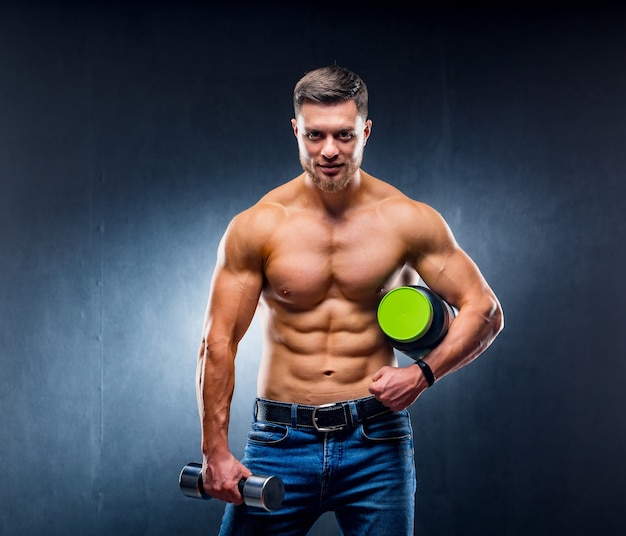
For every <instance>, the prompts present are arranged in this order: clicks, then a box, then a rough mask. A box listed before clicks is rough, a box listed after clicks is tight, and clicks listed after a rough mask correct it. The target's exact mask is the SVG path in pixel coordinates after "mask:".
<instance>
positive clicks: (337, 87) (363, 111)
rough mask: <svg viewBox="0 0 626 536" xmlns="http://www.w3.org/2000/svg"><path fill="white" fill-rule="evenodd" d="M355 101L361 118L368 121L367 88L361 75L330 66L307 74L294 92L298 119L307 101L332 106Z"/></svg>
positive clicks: (294, 106)
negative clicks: (301, 108) (337, 103)
mask: <svg viewBox="0 0 626 536" xmlns="http://www.w3.org/2000/svg"><path fill="white" fill-rule="evenodd" d="M347 100H353V101H354V103H355V104H356V108H357V110H358V114H359V116H361V117H362V118H363V120H366V119H367V112H368V110H367V105H368V103H367V86H366V85H365V82H363V80H361V78H360V77H359V75H357V74H355V73H353V72H352V71H350V70H349V69H346V68H345V67H339V66H338V65H330V66H328V67H320V68H319V69H315V70H313V71H310V72H308V73H307V74H305V75H304V76H303V77H302V78H301V79H300V81H299V82H298V83H297V84H296V87H295V89H294V91H293V109H294V113H295V115H296V117H298V114H299V113H300V107H301V106H302V104H303V103H304V102H306V101H311V102H319V103H322V104H332V103H336V102H342V101H347Z"/></svg>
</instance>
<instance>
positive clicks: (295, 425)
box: [291, 404, 298, 428]
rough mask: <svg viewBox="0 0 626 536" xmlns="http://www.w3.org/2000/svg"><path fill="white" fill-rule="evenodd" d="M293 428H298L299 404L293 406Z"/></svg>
mask: <svg viewBox="0 0 626 536" xmlns="http://www.w3.org/2000/svg"><path fill="white" fill-rule="evenodd" d="M291 426H292V428H298V404H291Z"/></svg>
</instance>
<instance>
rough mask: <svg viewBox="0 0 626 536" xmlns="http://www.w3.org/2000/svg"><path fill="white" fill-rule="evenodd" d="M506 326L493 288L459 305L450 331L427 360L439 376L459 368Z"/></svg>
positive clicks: (476, 355) (473, 357)
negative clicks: (475, 298) (474, 299)
mask: <svg viewBox="0 0 626 536" xmlns="http://www.w3.org/2000/svg"><path fill="white" fill-rule="evenodd" d="M502 328H503V314H502V309H501V307H500V304H499V302H498V300H497V299H496V297H495V296H494V295H493V293H491V292H486V293H485V294H484V295H483V296H482V297H481V299H480V300H478V301H473V302H469V303H468V304H467V305H465V306H462V307H461V308H460V309H459V313H458V315H457V317H456V318H455V320H454V321H453V322H452V324H451V326H450V329H449V330H448V333H447V334H446V336H445V338H444V339H443V341H442V342H441V344H440V345H439V346H437V347H436V348H435V349H433V350H432V352H430V354H428V356H427V357H426V359H425V361H426V362H427V363H428V365H429V366H430V368H431V369H432V370H433V372H434V374H435V376H436V377H437V379H440V378H442V377H443V376H445V375H447V374H450V373H451V372H454V371H455V370H458V369H460V368H462V367H464V366H465V365H467V364H469V363H470V362H472V361H473V360H474V359H476V358H477V357H478V356H479V355H480V354H482V353H483V352H484V351H485V350H486V349H487V348H488V347H489V346H490V345H491V343H492V342H493V340H494V339H495V338H496V336H497V335H498V333H500V331H501V330H502Z"/></svg>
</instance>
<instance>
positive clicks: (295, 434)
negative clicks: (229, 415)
mask: <svg viewBox="0 0 626 536" xmlns="http://www.w3.org/2000/svg"><path fill="white" fill-rule="evenodd" d="M242 463H243V464H244V465H245V466H246V467H248V468H249V469H250V471H252V473H254V474H258V475H265V476H269V475H276V476H278V477H280V478H281V479H282V480H283V482H284V484H285V498H284V501H283V503H282V505H281V506H280V508H278V509H277V510H275V511H273V512H266V511H265V510H263V509H261V508H255V507H249V506H246V505H245V504H243V505H240V506H234V505H233V504H228V505H226V511H225V513H224V517H223V519H222V527H221V530H220V536H261V535H271V536H279V535H283V536H304V535H306V533H307V532H308V531H309V529H310V528H311V527H312V525H313V524H314V523H315V521H316V520H317V519H318V518H319V517H320V516H321V515H322V514H323V513H324V512H327V511H334V512H335V516H336V518H337V521H338V524H339V527H340V528H341V530H342V533H343V534H344V535H346V536H365V535H368V536H385V535H389V536H409V535H413V525H414V513H415V489H416V481H415V462H414V453H413V433H412V428H411V422H410V417H409V414H408V412H407V411H406V410H405V411H400V412H395V413H394V412H389V413H386V414H384V415H381V416H379V417H376V418H374V419H372V420H369V421H366V422H365V423H363V424H360V425H357V426H356V427H349V428H347V429H344V430H341V431H337V432H318V431H316V430H315V429H311V428H296V427H293V426H286V425H282V424H274V423H269V422H261V421H258V420H257V419H256V415H255V418H254V421H253V423H252V429H251V430H250V432H249V433H248V439H247V443H246V448H245V453H244V458H243V460H242Z"/></svg>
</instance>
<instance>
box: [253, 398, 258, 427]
mask: <svg viewBox="0 0 626 536" xmlns="http://www.w3.org/2000/svg"><path fill="white" fill-rule="evenodd" d="M258 415H259V399H258V398H255V399H254V407H253V408H252V420H253V421H254V422H256V421H257V417H258Z"/></svg>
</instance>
